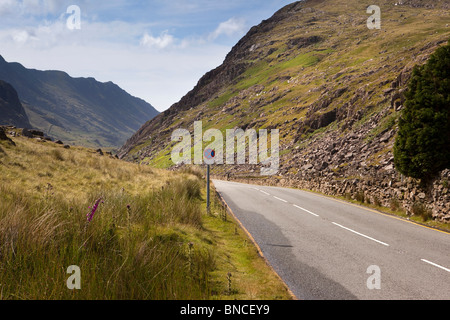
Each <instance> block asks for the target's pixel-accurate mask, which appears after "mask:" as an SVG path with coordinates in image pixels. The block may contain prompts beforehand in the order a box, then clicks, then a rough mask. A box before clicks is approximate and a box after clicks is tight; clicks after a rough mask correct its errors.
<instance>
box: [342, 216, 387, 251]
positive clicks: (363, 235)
mask: <svg viewBox="0 0 450 320" xmlns="http://www.w3.org/2000/svg"><path fill="white" fill-rule="evenodd" d="M333 224H334V225H335V226H338V227H340V228H342V229H345V230H347V231H350V232H353V233H355V234H357V235H359V236H361V237H364V238H367V239H369V240H372V241H375V242H378V243H379V244H382V245H383V246H386V247H389V245H388V244H387V243H385V242H381V241H379V240H377V239H374V238H372V237H369V236H366V235H365V234H362V233H359V232H356V231H355V230H352V229H349V228H347V227H344V226H342V225H340V224H337V223H335V222H333Z"/></svg>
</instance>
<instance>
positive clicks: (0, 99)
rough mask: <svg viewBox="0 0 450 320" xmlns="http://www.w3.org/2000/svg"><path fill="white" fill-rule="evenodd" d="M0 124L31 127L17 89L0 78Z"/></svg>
mask: <svg viewBox="0 0 450 320" xmlns="http://www.w3.org/2000/svg"><path fill="white" fill-rule="evenodd" d="M0 125H12V126H16V127H22V128H31V124H30V121H29V120H28V116H27V114H26V112H25V109H24V108H23V106H22V104H21V103H20V100H19V96H18V95H17V91H16V90H15V89H14V88H13V87H12V86H11V85H10V84H9V83H7V82H4V81H1V80H0Z"/></svg>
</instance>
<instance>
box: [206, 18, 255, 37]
mask: <svg viewBox="0 0 450 320" xmlns="http://www.w3.org/2000/svg"><path fill="white" fill-rule="evenodd" d="M245 30H246V25H245V20H244V19H236V18H231V19H229V20H227V21H225V22H222V23H221V24H219V26H218V27H217V29H216V30H214V32H212V33H211V34H210V36H209V38H210V39H211V40H215V39H217V38H218V37H220V36H221V35H226V36H228V37H231V36H234V35H236V34H241V33H243V32H244V31H245Z"/></svg>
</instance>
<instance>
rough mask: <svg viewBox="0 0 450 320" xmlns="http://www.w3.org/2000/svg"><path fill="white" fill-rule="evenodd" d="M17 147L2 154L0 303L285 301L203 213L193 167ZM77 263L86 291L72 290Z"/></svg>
mask: <svg viewBox="0 0 450 320" xmlns="http://www.w3.org/2000/svg"><path fill="white" fill-rule="evenodd" d="M14 140H15V142H16V144H17V146H16V147H13V146H10V145H6V144H2V145H1V148H2V149H1V150H3V152H1V153H0V170H1V171H0V173H1V174H0V300H4V299H6V300H72V299H73V300H86V299H87V300H110V299H111V300H117V299H119V300H121V299H126V300H202V299H229V298H231V297H233V298H239V297H241V298H249V299H250V298H255V299H258V298H268V299H271V298H273V299H278V298H283V299H288V298H289V296H288V295H287V294H286V292H285V288H284V285H283V284H282V283H281V282H280V281H279V280H277V278H276V276H275V275H274V274H273V273H272V271H271V269H270V268H269V267H268V266H267V265H265V264H264V262H263V260H262V259H261V258H260V257H258V256H257V255H256V254H255V252H256V249H255V248H254V247H253V246H252V244H251V243H250V242H246V241H247V240H246V239H245V237H244V235H243V234H242V232H241V231H238V233H237V234H235V233H234V231H235V229H234V228H236V225H235V224H233V223H232V222H231V221H229V220H228V219H224V218H223V216H222V217H215V216H209V215H207V214H206V209H205V207H206V205H205V199H204V193H205V183H204V180H203V179H201V178H202V177H203V174H202V172H200V171H198V170H197V169H195V168H189V169H186V170H184V171H183V172H179V173H174V172H168V171H165V170H160V169H155V168H150V167H147V166H142V165H138V164H132V163H126V162H122V161H119V160H115V159H113V158H111V157H106V156H99V155H98V154H96V153H95V152H94V151H93V150H89V149H85V148H77V147H72V148H71V149H64V148H63V147H62V146H59V145H56V144H53V143H49V142H47V143H41V142H37V141H36V140H28V139H26V138H15V139H14ZM95 204H98V208H97V209H96V211H95V214H94V216H93V219H92V221H90V222H89V221H88V220H87V215H88V214H89V213H92V212H93V207H94V205H95ZM215 208H216V209H217V207H215ZM244 243H246V245H245V246H243V244H244ZM73 265H76V266H79V267H80V270H81V290H69V289H68V288H67V286H66V283H67V280H68V278H69V277H70V274H68V273H67V268H68V267H69V266H73ZM228 273H232V287H233V291H232V292H229V291H226V290H225V291H224V290H223V288H227V287H228V286H229V281H228V279H227V274H228ZM268 279H272V280H268ZM265 281H269V283H268V285H267V290H266V288H265V287H262V286H261V283H264V282H265ZM231 294H233V295H232V296H231Z"/></svg>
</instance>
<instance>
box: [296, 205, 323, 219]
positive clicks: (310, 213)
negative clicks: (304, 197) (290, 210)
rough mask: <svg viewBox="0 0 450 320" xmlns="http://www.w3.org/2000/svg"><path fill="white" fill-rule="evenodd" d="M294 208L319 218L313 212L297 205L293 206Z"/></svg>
mask: <svg viewBox="0 0 450 320" xmlns="http://www.w3.org/2000/svg"><path fill="white" fill-rule="evenodd" d="M294 207H296V208H297V209H300V210H303V211H305V212H308V213H309V214H312V215H313V216H315V217H320V216H319V215H318V214H315V213H314V212H311V211H309V210H306V209H305V208H302V207H299V206H298V205H296V204H294Z"/></svg>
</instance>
